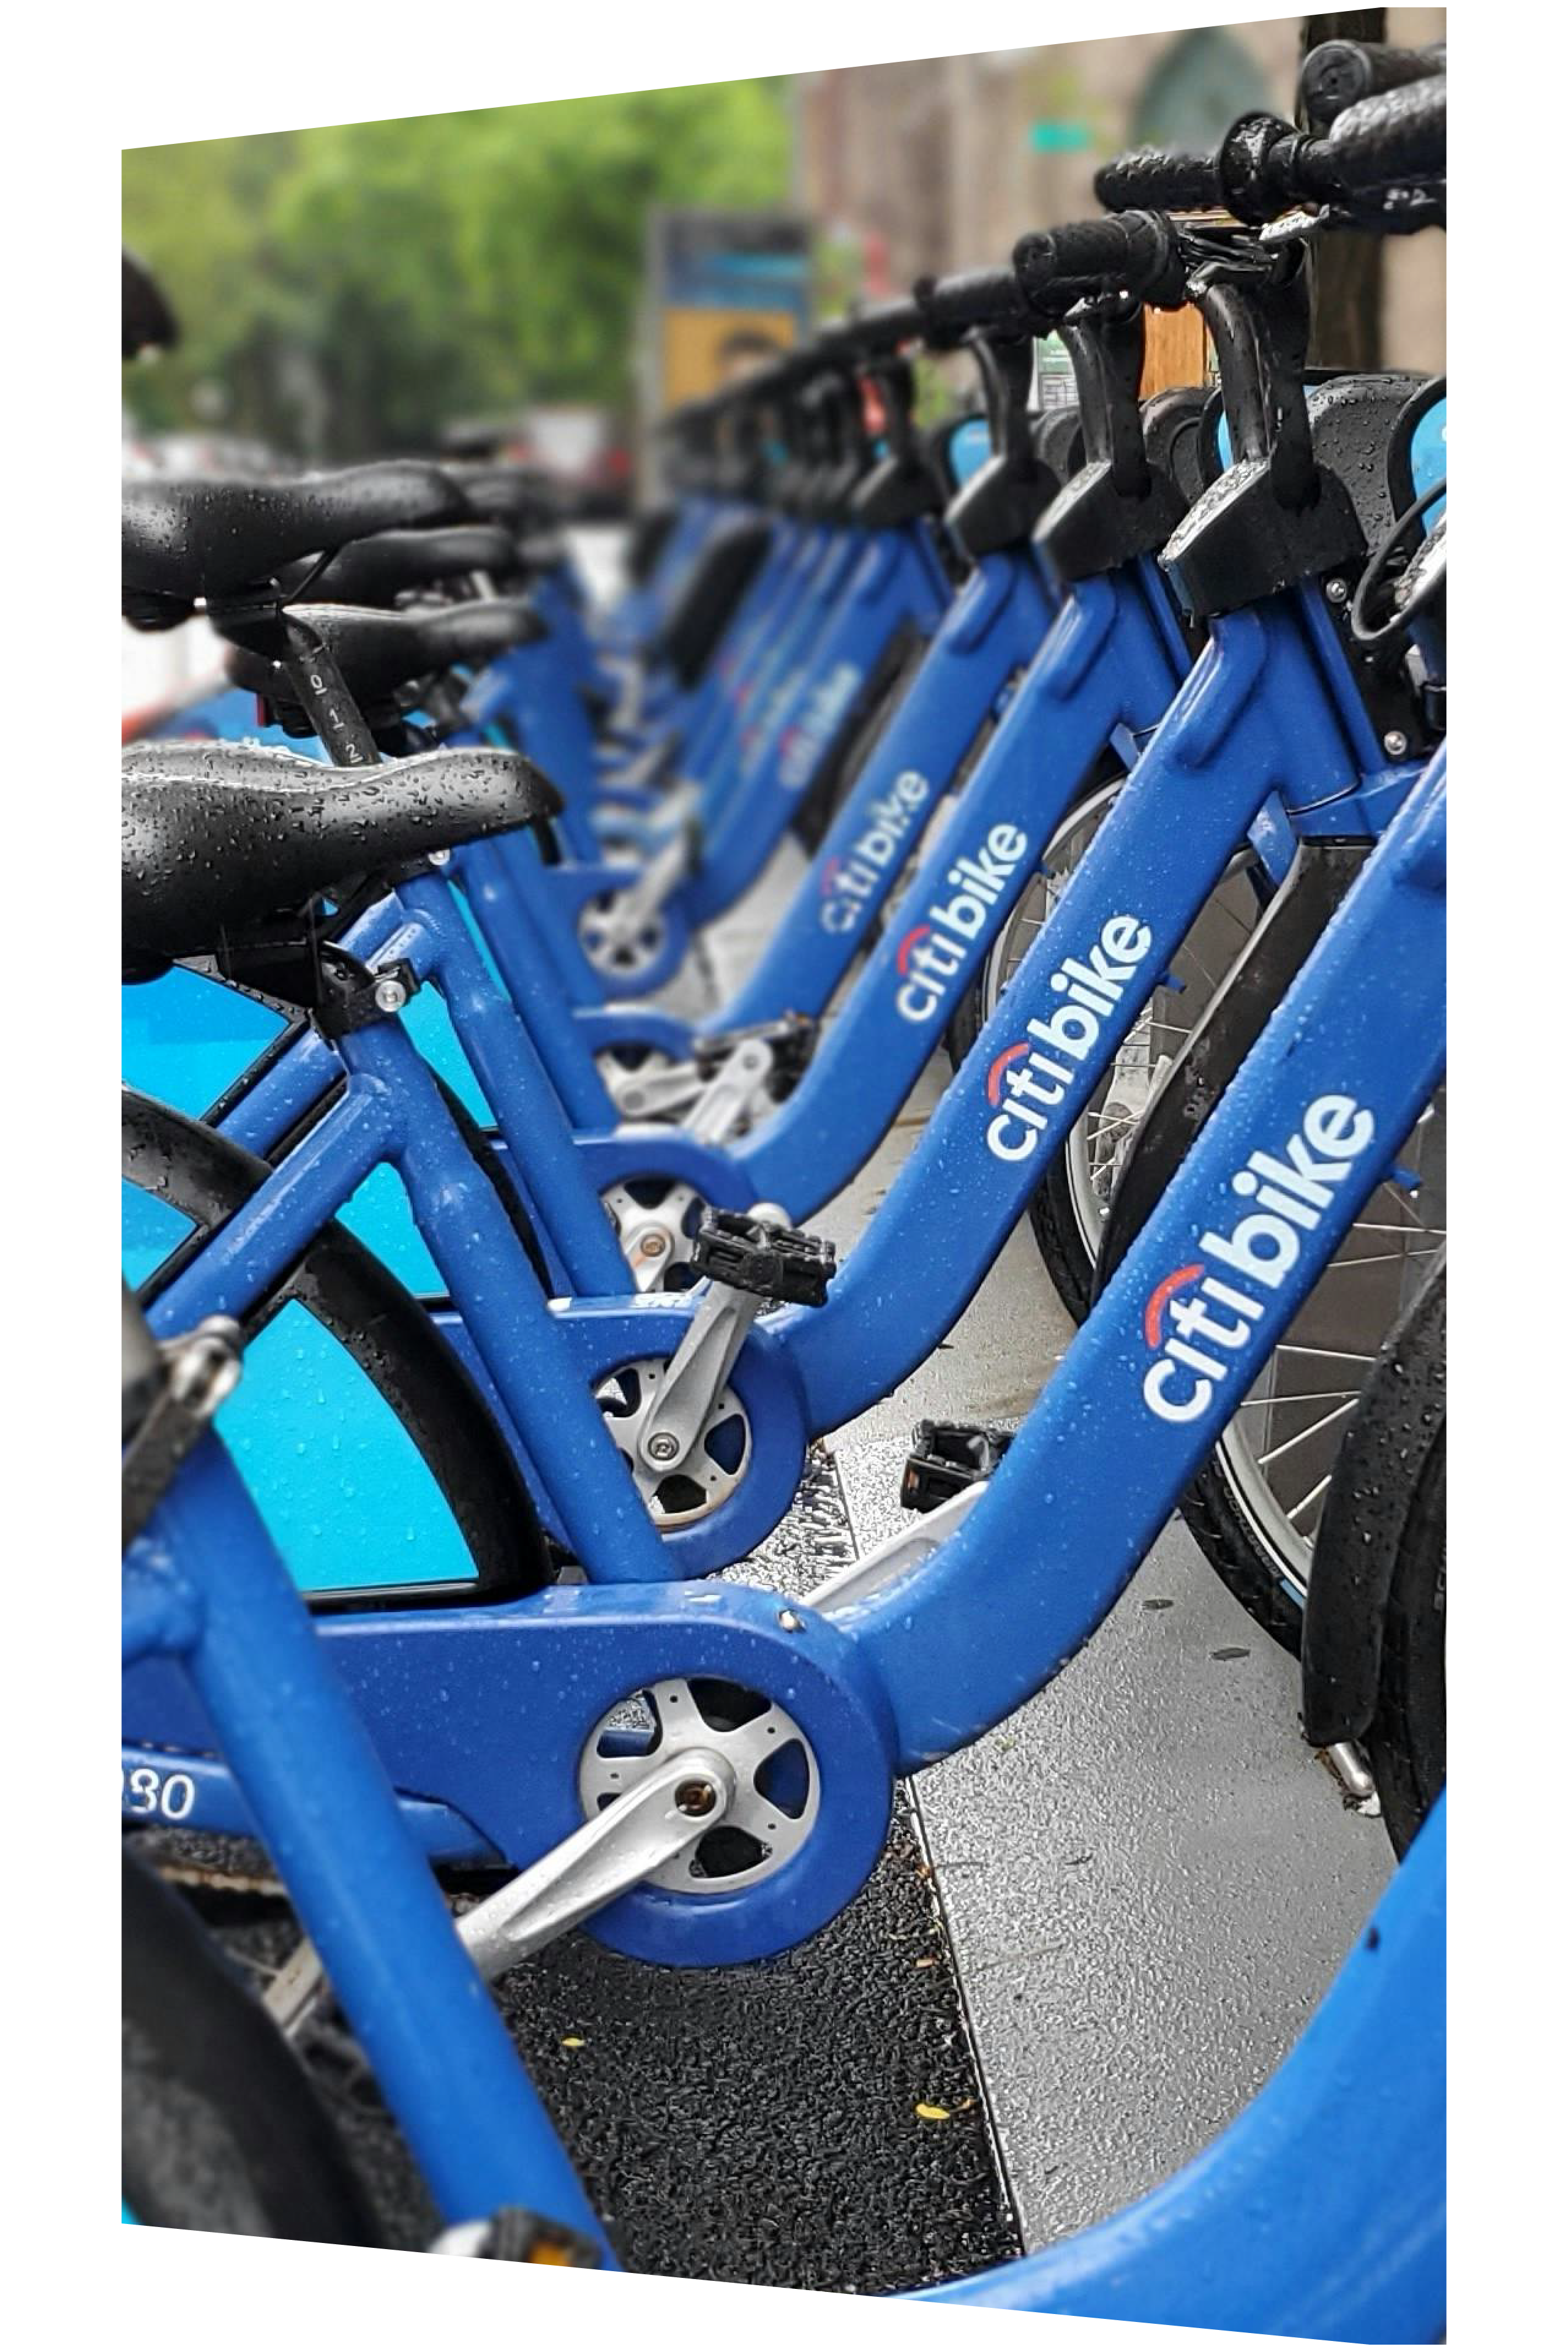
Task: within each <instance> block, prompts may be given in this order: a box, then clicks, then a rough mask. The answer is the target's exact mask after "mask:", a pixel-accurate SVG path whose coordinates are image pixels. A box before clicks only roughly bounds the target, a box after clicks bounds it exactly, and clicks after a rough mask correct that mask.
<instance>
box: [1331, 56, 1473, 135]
mask: <svg viewBox="0 0 1568 2352" xmlns="http://www.w3.org/2000/svg"><path fill="white" fill-rule="evenodd" d="M1446 54H1447V53H1446V51H1445V49H1444V47H1443V46H1442V44H1441V43H1435V44H1434V45H1433V47H1431V48H1429V49H1396V48H1391V47H1388V45H1387V44H1386V43H1384V42H1382V41H1320V42H1319V44H1318V46H1317V47H1316V48H1315V49H1312V50H1310V51H1309V53H1308V55H1307V56H1306V57H1305V58H1303V59H1302V61H1301V74H1300V81H1299V83H1298V85H1297V90H1298V97H1299V99H1300V110H1301V112H1302V113H1303V114H1304V115H1305V116H1306V117H1307V120H1308V121H1309V122H1310V123H1312V124H1313V125H1314V126H1315V127H1316V128H1317V129H1319V130H1325V129H1326V128H1327V127H1328V125H1329V124H1330V123H1331V122H1332V121H1334V120H1335V118H1336V116H1338V115H1341V114H1342V113H1343V112H1344V110H1345V109H1346V107H1347V106H1354V105H1355V104H1356V103H1357V101H1358V100H1361V99H1363V98H1376V97H1377V96H1379V95H1380V93H1381V92H1382V91H1384V90H1385V89H1402V88H1403V87H1404V86H1405V83H1407V82H1413V81H1426V80H1428V79H1430V78H1431V77H1432V75H1434V74H1440V73H1441V72H1442V71H1443V68H1444V59H1445V56H1446Z"/></svg>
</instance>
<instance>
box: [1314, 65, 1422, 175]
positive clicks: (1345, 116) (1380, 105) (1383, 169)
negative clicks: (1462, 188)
mask: <svg viewBox="0 0 1568 2352" xmlns="http://www.w3.org/2000/svg"><path fill="white" fill-rule="evenodd" d="M1319 152H1320V154H1321V155H1322V156H1323V157H1324V158H1326V160H1327V161H1328V163H1330V164H1331V167H1332V170H1333V172H1334V175H1335V177H1336V178H1337V179H1338V181H1339V183H1340V185H1341V186H1342V188H1344V189H1345V190H1346V192H1347V193H1348V194H1352V195H1359V194H1363V193H1371V192H1372V191H1373V190H1374V189H1378V188H1393V187H1403V186H1406V185H1408V184H1413V183H1416V182H1420V181H1424V180H1440V179H1443V178H1444V177H1445V176H1446V175H1447V167H1448V84H1447V78H1446V77H1445V76H1443V75H1437V76H1435V77H1432V78H1429V79H1426V80H1424V81H1412V82H1406V83H1405V85H1404V87H1403V88H1402V89H1390V90H1384V91H1383V92H1382V93H1381V94H1380V95H1379V96H1378V97H1376V98H1363V99H1361V100H1358V102H1357V103H1356V104H1355V105H1354V106H1348V107H1347V108H1346V109H1345V110H1344V112H1343V113H1342V115H1341V116H1340V117H1339V119H1338V120H1337V121H1336V122H1335V124H1334V126H1333V129H1332V130H1331V131H1330V132H1329V135H1328V137H1327V138H1326V139H1325V140H1322V141H1321V142H1319Z"/></svg>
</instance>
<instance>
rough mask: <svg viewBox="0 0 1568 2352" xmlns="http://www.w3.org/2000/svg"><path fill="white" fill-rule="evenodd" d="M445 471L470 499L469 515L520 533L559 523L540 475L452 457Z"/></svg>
mask: <svg viewBox="0 0 1568 2352" xmlns="http://www.w3.org/2000/svg"><path fill="white" fill-rule="evenodd" d="M443 470H444V471H445V472H446V474H447V476H448V478H450V479H451V481H453V482H454V483H455V484H456V486H457V488H458V489H459V490H460V491H461V493H462V495H463V497H464V498H465V499H467V501H468V511H469V513H470V514H475V515H478V516H479V518H480V519H481V520H483V521H485V522H499V523H504V524H505V525H506V526H507V528H508V529H509V530H513V531H519V532H521V531H525V530H536V529H538V528H539V526H540V525H542V524H550V523H552V522H554V521H555V520H556V515H555V509H554V505H553V501H552V499H551V498H550V496H549V494H548V492H547V491H546V489H545V488H544V486H543V484H542V482H541V480H540V478H539V476H538V475H537V474H534V473H530V472H528V471H526V470H524V469H523V468H522V467H517V466H493V465H487V464H485V463H483V462H482V461H479V460H477V459H473V458H453V459H450V460H449V461H448V462H447V466H446V467H445V468H444V469H443Z"/></svg>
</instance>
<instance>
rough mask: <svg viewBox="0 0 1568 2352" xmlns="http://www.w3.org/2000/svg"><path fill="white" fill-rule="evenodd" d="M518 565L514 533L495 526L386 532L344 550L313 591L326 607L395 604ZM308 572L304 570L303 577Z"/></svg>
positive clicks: (481, 524)
mask: <svg viewBox="0 0 1568 2352" xmlns="http://www.w3.org/2000/svg"><path fill="white" fill-rule="evenodd" d="M516 562H517V551H516V548H515V547H514V545H513V543H512V541H511V538H510V534H509V533H508V532H506V531H504V530H500V529H499V528H498V527H497V526H496V525H495V524H494V523H484V522H469V523H453V524H449V525H448V526H447V528H446V529H445V530H383V531H378V532H377V533H376V535H375V537H374V539H356V540H353V541H351V542H350V544H349V545H348V546H347V547H344V548H340V549H339V551H338V552H337V554H336V555H334V556H333V557H332V558H331V562H329V563H328V564H327V566H326V568H325V570H324V571H321V572H318V573H317V574H316V577H315V578H314V580H312V581H311V583H310V593H311V596H312V597H313V598H314V600H315V601H316V602H317V603H319V604H383V605H384V604H395V602H396V600H397V598H398V597H399V596H402V595H406V594H407V593H408V592H409V590H410V589H414V588H430V587H434V586H436V585H437V584H438V583H440V582H442V581H447V580H462V579H466V578H467V577H468V574H469V573H470V572H490V573H497V572H510V570H511V569H512V567H513V566H514V565H515V563H516ZM306 569H307V567H306V566H304V565H301V566H300V567H299V571H300V578H301V579H302V578H303V577H304V575H305V572H306ZM284 584H285V586H287V585H288V582H287V579H286V580H285V583H284Z"/></svg>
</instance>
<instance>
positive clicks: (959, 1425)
mask: <svg viewBox="0 0 1568 2352" xmlns="http://www.w3.org/2000/svg"><path fill="white" fill-rule="evenodd" d="M1012 1443H1013V1432H1012V1431H1011V1430H1010V1429H995V1428H992V1427H990V1426H988V1425H987V1424H986V1423H984V1422H974V1421H917V1422H916V1423H915V1426H914V1433H913V1439H912V1444H911V1449H910V1456H909V1459H908V1460H907V1461H906V1463H905V1464H904V1469H903V1475H902V1477H901V1478H900V1481H899V1500H900V1503H901V1504H902V1505H903V1507H904V1509H905V1510H906V1511H934V1510H935V1508H936V1507H937V1505H938V1504H939V1503H945V1502H949V1501H951V1499H952V1496H954V1495H959V1494H962V1493H963V1489H964V1487H965V1486H974V1485H975V1484H976V1482H977V1481H978V1480H979V1479H982V1478H989V1477H990V1475H991V1474H992V1472H993V1471H994V1469H995V1467H996V1465H997V1464H998V1463H999V1462H1000V1461H1001V1459H1002V1456H1003V1455H1004V1454H1005V1453H1006V1451H1007V1448H1008V1447H1009V1445H1011V1444H1012Z"/></svg>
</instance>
